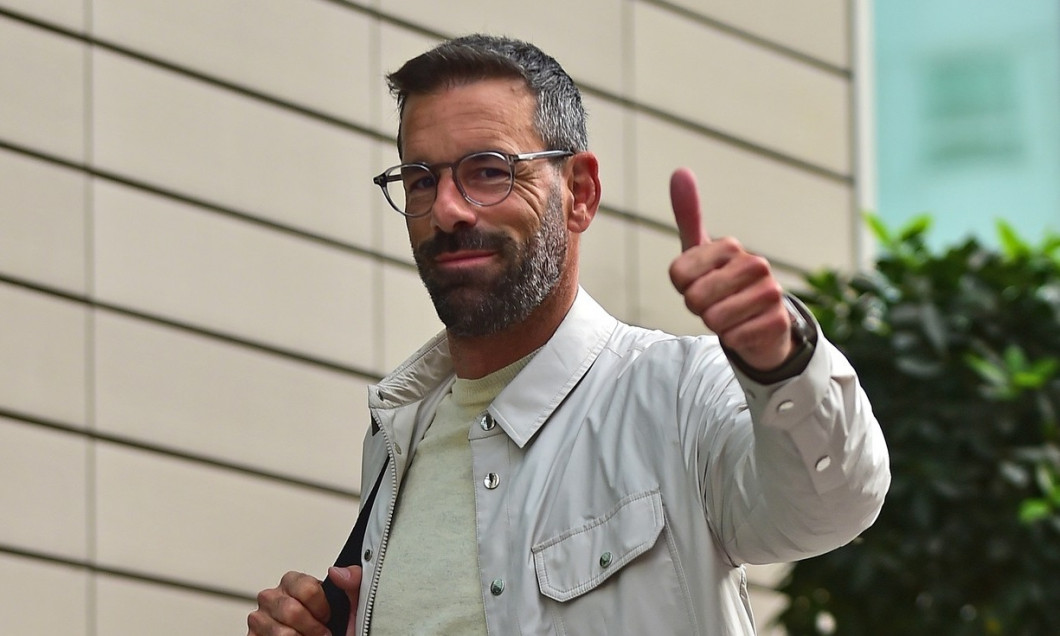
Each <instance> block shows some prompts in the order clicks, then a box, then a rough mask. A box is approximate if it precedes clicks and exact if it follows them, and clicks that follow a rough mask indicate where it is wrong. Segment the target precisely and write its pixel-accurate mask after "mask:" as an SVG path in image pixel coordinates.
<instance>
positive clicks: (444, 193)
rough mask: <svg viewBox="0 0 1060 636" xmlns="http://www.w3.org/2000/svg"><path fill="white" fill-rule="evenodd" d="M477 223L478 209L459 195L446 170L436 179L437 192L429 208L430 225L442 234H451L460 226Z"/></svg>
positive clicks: (451, 175) (451, 173)
mask: <svg viewBox="0 0 1060 636" xmlns="http://www.w3.org/2000/svg"><path fill="white" fill-rule="evenodd" d="M477 221H478V209H477V208H476V206H474V205H472V204H471V203H469V202H468V200H467V199H465V198H464V195H463V194H461V193H460V189H459V188H457V187H456V181H454V180H453V172H452V170H446V171H445V172H444V173H443V174H442V175H441V176H439V177H438V190H437V192H436V193H435V195H434V205H432V206H431V225H432V226H433V227H434V228H435V229H437V230H441V231H442V232H447V233H452V232H454V231H455V230H456V229H457V228H459V227H461V226H473V225H475V223H476V222H477Z"/></svg>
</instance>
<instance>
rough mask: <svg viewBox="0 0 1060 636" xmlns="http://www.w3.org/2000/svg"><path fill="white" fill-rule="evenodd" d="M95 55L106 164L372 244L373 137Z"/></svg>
mask: <svg viewBox="0 0 1060 636" xmlns="http://www.w3.org/2000/svg"><path fill="white" fill-rule="evenodd" d="M93 60H94V64H95V68H94V71H93V91H94V98H95V101H94V104H93V109H94V115H95V127H94V132H93V134H94V142H93V152H94V155H95V156H94V161H95V162H96V163H97V164H98V165H99V167H100V168H102V169H104V170H108V171H114V172H117V173H120V174H122V175H124V176H128V177H130V178H133V179H136V180H142V181H145V182H148V183H150V184H153V185H157V186H159V187H162V188H165V189H171V190H176V191H178V192H180V193H181V194H186V195H189V196H192V197H195V198H199V199H204V200H206V201H209V202H211V203H216V204H220V205H224V206H230V207H234V208H236V209H238V210H240V211H244V212H247V213H250V214H254V215H257V216H261V217H264V218H266V219H269V220H274V221H277V222H279V223H282V224H285V225H290V226H293V227H297V228H302V229H305V230H308V231H310V232H315V233H319V234H324V235H327V236H331V237H334V238H337V239H340V240H343V241H349V242H351V243H354V244H358V245H362V246H364V247H368V245H369V244H370V239H371V226H370V225H368V224H367V219H366V218H364V217H363V216H359V215H357V214H356V212H357V210H358V209H360V206H361V205H363V201H364V200H365V197H366V196H368V194H369V189H370V186H371V185H372V183H371V181H370V180H368V179H361V178H358V177H359V176H361V175H364V174H368V173H369V172H370V170H369V169H368V166H367V165H366V161H367V157H368V143H367V139H366V138H363V137H361V136H359V135H357V134H355V133H352V132H349V131H346V130H343V129H341V128H338V127H336V126H333V125H330V124H325V123H322V122H319V121H315V120H313V119H310V118H307V117H304V116H301V115H298V114H295V113H291V112H287V111H284V110H283V109H280V108H277V107H274V106H270V105H268V104H263V103H261V102H257V101H255V100H253V99H250V98H247V97H243V96H241V95H238V94H234V93H230V92H227V91H225V90H223V89H219V88H215V87H212V86H209V85H206V84H202V83H199V82H196V81H194V80H191V79H189V78H186V77H182V76H179V75H176V74H173V73H169V72H166V71H163V70H159V69H156V68H153V67H151V66H148V65H146V64H143V63H140V62H136V61H132V60H129V59H126V58H123V57H121V56H118V55H115V54H112V53H108V52H106V51H96V52H94V53H93Z"/></svg>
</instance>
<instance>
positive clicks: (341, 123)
mask: <svg viewBox="0 0 1060 636" xmlns="http://www.w3.org/2000/svg"><path fill="white" fill-rule="evenodd" d="M343 4H346V3H343ZM0 16H4V17H8V18H11V19H13V20H17V21H20V22H24V23H26V24H30V25H32V26H35V27H38V28H41V29H45V30H47V31H50V32H52V33H55V34H58V35H62V36H65V37H70V38H73V39H76V40H79V41H81V42H83V43H85V44H88V45H91V46H97V47H99V48H101V49H104V50H107V51H110V52H113V53H117V54H119V55H123V56H126V57H129V58H131V59H135V60H138V61H140V62H143V63H145V64H149V65H152V66H156V67H158V68H161V69H164V70H166V71H169V72H172V73H175V74H179V75H183V76H186V77H189V78H192V79H195V80H198V81H201V82H203V83H206V84H210V85H213V86H216V87H218V88H222V89H226V90H229V91H232V92H235V93H238V94H241V95H243V96H245V97H249V98H252V99H256V100H260V101H262V102H265V103H268V104H270V105H272V106H275V107H277V108H281V109H285V110H289V111H292V112H295V113H297V114H299V115H302V116H305V117H309V118H312V119H316V120H318V121H321V122H324V123H327V124H331V125H333V126H337V127H340V128H342V129H344V130H346V131H351V132H357V133H360V134H363V135H366V136H368V137H371V138H372V139H374V140H377V141H382V142H387V143H394V137H393V135H391V134H387V133H382V132H379V131H376V130H373V129H371V128H369V127H366V126H363V125H360V124H357V123H354V122H352V121H349V120H345V119H342V118H339V117H335V116H333V115H329V114H327V113H323V112H321V111H318V110H315V109H313V108H310V107H307V106H302V105H299V104H296V103H293V102H290V101H288V100H285V99H282V98H279V97H275V96H272V95H269V94H267V93H264V92H262V91H260V90H258V89H252V88H249V87H246V86H242V85H239V84H236V83H234V82H232V81H230V80H226V79H221V78H219V77H216V76H213V75H209V74H207V73H204V72H202V71H197V70H192V69H189V68H186V67H184V66H180V65H179V64H175V63H173V62H169V61H166V60H163V59H161V58H158V57H155V56H152V55H149V54H146V53H142V52H139V51H135V50H133V49H129V48H127V47H124V46H121V45H118V44H114V43H111V42H108V41H106V40H102V39H99V38H96V37H93V36H89V35H85V34H82V33H78V32H76V31H72V30H70V29H67V28H64V27H61V26H57V25H53V24H49V23H47V22H43V21H41V20H38V19H35V18H31V17H28V16H25V15H22V14H20V13H17V12H14V11H10V10H8V9H2V8H0ZM401 24H402V26H406V28H407V24H406V23H401ZM426 33H432V34H433V32H429V31H427V32H426ZM434 35H436V37H440V38H441V37H446V36H444V35H441V34H434ZM577 83H578V85H579V86H580V87H581V88H582V90H584V91H585V92H586V93H587V94H589V95H593V96H595V97H598V98H600V99H603V100H605V101H609V102H611V103H613V104H615V105H618V106H622V107H624V108H628V109H630V110H633V111H636V112H639V113H642V114H645V115H648V116H651V117H655V118H658V119H661V120H663V121H665V122H667V123H670V124H673V125H676V126H679V127H681V128H684V129H685V130H688V131H691V132H695V133H697V134H700V135H703V136H706V137H710V138H712V139H715V140H717V141H720V142H722V143H725V144H729V145H732V146H734V147H737V148H740V149H741V150H745V151H748V152H751V153H754V154H757V155H760V156H762V157H764V158H766V159H769V160H772V161H776V162H778V163H782V164H785V165H788V166H791V167H794V168H798V169H800V170H805V171H807V172H810V173H812V174H816V175H818V176H821V177H824V178H827V179H830V180H832V181H837V182H840V183H845V184H851V183H853V181H854V177H853V176H852V175H847V174H843V173H840V172H836V171H835V170H832V169H830V168H827V167H824V166H821V165H818V164H815V163H813V162H811V161H807V160H805V159H800V158H798V157H796V156H793V155H789V154H787V153H784V152H781V151H778V150H775V149H773V148H770V147H768V146H765V145H762V144H758V143H755V142H752V141H749V140H747V139H743V138H741V137H739V136H736V135H732V134H730V133H726V132H725V131H723V130H720V129H717V128H713V127H711V126H707V125H705V124H700V123H697V122H694V121H691V120H688V119H685V118H683V117H680V116H678V115H675V114H673V113H669V112H667V111H665V110H663V109H660V108H657V107H653V106H649V105H647V104H642V103H640V102H637V101H635V100H633V99H630V98H628V97H622V96H620V95H615V94H614V93H611V92H610V91H606V90H604V89H602V88H599V87H596V86H593V85H592V84H589V83H585V82H581V81H578V82H577Z"/></svg>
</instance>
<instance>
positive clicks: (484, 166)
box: [460, 154, 512, 186]
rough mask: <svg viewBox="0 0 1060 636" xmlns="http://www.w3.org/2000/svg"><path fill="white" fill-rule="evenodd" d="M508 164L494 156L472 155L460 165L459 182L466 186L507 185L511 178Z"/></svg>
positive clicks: (501, 158)
mask: <svg viewBox="0 0 1060 636" xmlns="http://www.w3.org/2000/svg"><path fill="white" fill-rule="evenodd" d="M511 176H512V175H511V171H510V170H509V168H508V162H507V161H505V160H504V158H503V157H498V156H496V155H492V154H487V155H473V156H471V157H468V158H467V159H465V160H464V161H463V162H462V163H461V164H460V180H461V182H463V183H465V184H467V185H472V186H474V185H489V184H495V183H507V181H508V179H510V178H511Z"/></svg>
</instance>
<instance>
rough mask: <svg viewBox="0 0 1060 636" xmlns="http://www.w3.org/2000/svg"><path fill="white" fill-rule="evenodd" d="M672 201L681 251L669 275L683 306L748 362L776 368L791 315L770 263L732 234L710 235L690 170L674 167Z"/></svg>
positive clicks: (786, 351) (787, 345) (787, 341)
mask: <svg viewBox="0 0 1060 636" xmlns="http://www.w3.org/2000/svg"><path fill="white" fill-rule="evenodd" d="M670 201H671V204H672V205H673V210H674V219H675V221H676V222H677V229H678V232H679V233H680V235H681V250H682V252H681V255H680V256H678V257H677V258H676V259H674V261H673V263H672V264H671V265H670V280H671V281H672V282H673V284H674V287H675V288H676V289H677V291H678V292H680V293H681V295H682V296H684V299H685V306H686V307H688V310H689V311H691V312H692V313H693V314H695V315H697V316H699V317H700V319H701V320H703V324H704V325H706V327H707V328H708V329H710V330H711V331H713V332H714V333H716V334H717V335H718V337H719V338H720V339H721V342H722V344H723V345H725V346H726V347H727V348H728V349H729V350H730V351H732V352H733V353H735V354H736V355H738V356H739V357H740V359H741V360H743V362H745V363H746V364H747V365H748V366H750V367H752V368H754V369H757V370H759V371H770V370H772V369H775V368H776V367H779V366H780V365H781V364H782V363H783V362H784V361H785V360H786V359H787V358H788V356H789V355H790V354H791V352H792V350H793V343H792V339H791V317H790V315H789V314H788V310H787V309H786V307H785V305H784V300H783V297H784V291H783V289H782V288H781V286H780V283H778V282H777V280H776V279H775V278H774V277H773V272H772V269H771V268H770V266H769V262H768V261H767V260H766V259H764V258H762V257H761V256H757V255H755V254H751V253H750V252H748V251H747V250H745V249H744V248H743V246H742V245H741V244H740V243H739V241H737V240H736V239H732V238H721V239H711V238H710V236H709V235H708V234H707V232H706V230H705V229H704V228H703V223H702V218H701V217H702V215H701V211H700V205H699V191H698V189H697V187H696V179H695V175H694V174H692V171H691V170H689V169H687V168H680V169H678V170H676V171H675V172H674V174H673V176H672V177H671V178H670Z"/></svg>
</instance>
